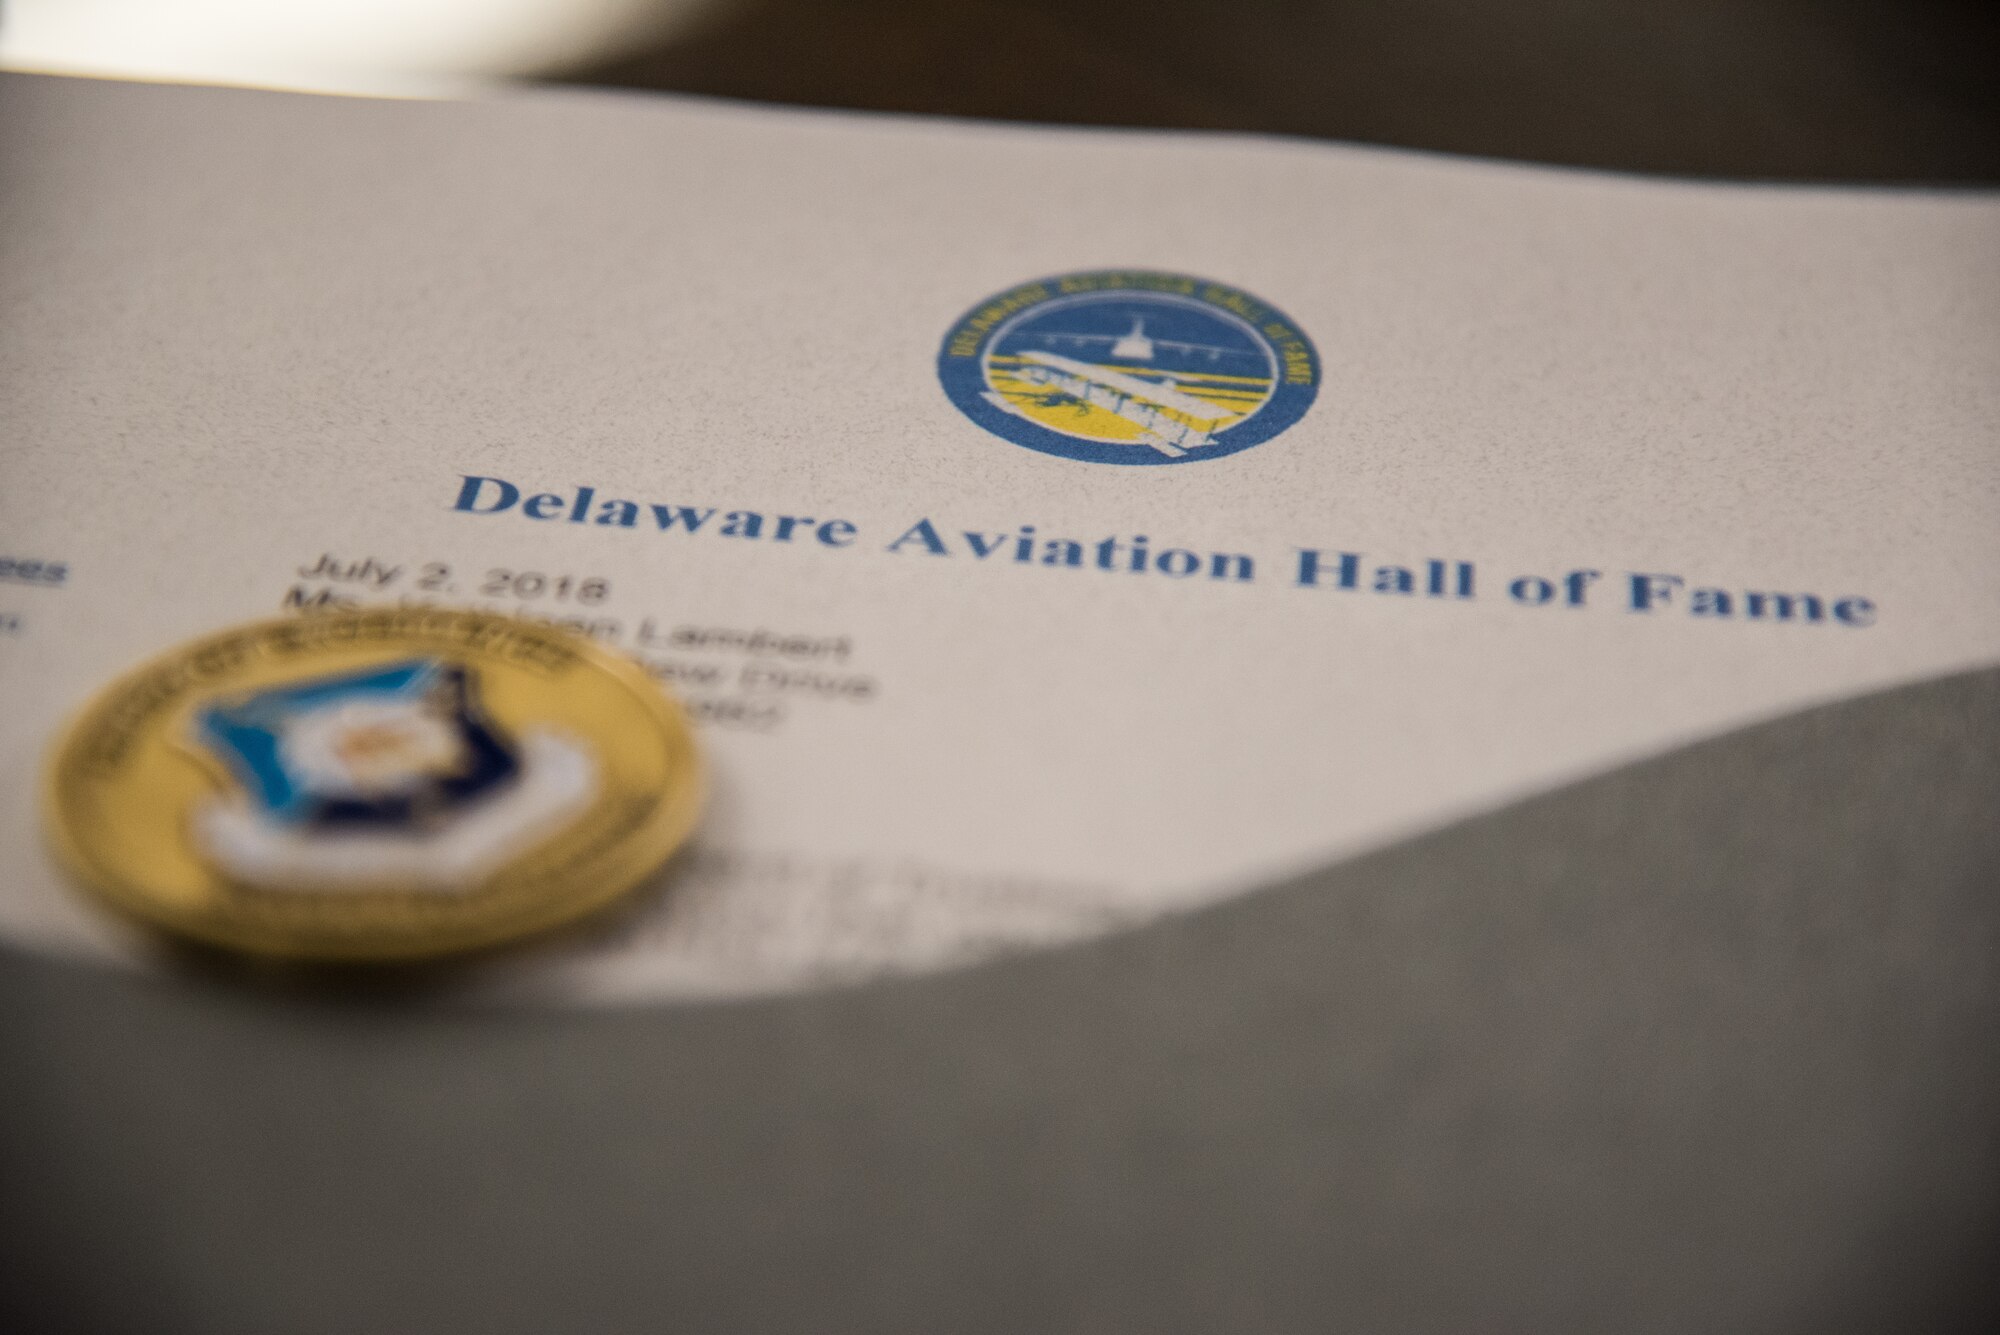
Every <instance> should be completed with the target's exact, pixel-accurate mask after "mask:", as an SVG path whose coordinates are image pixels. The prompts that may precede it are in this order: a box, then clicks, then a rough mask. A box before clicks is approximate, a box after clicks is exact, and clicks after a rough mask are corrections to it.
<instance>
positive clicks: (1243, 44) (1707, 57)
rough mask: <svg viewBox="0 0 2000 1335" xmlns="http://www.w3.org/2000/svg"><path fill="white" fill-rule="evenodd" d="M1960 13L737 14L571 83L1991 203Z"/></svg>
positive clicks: (1271, 1) (1167, 9)
mask: <svg viewBox="0 0 2000 1335" xmlns="http://www.w3.org/2000/svg"><path fill="white" fill-rule="evenodd" d="M1996 53H2000V4H1992V3H1986V2H1985V0H1400V2H1396V0H1372V2H1371V0H1324V2H1322V3H1314V2H1313V0H1150V2H1149V0H1005V2H1004V3H1002V2H1000V0H958V2H956V3H936V2H932V3H926V2H925V0H742V2H741V3H737V4H735V5H731V6H726V7H725V8H723V9H722V10H721V11H719V12H718V13H717V14H716V15H715V17H714V18H713V19H712V20H711V21H709V22H708V23H706V24H704V25H701V26H699V27H698V28H697V29H695V30H694V31H691V32H687V33H683V34H682V35H680V36H679V37H677V38H676V39H675V40H673V41H671V42H670V43H668V44H666V45H664V46H661V47H659V48H658V49H655V50H651V51H644V52H637V53H633V54H631V55H629V56H627V57H625V58H623V59H620V60H617V61H615V62H613V63H608V64H603V65H600V66H597V67H594V68H589V69H581V70H576V71H573V72H571V73H570V74H569V76H568V77H569V78H571V79H573V80H574V81H577V82H582V83H591V84H602V85H611V86H618V87H628V88H651V89H669V90H675V91H680V92H690V93H705V94H712V95H716V96H723V97H741V98H755V99H762V100H767V101H773V102H794V103H806V104H814V105H823V106H834V107H857V108H869V109H875V110H882V111H905V112H924V113H932V114H940V115H953V116H979V117H995V118H1001V119H1012V120H1032V121H1057V122H1074V123H1078V124H1091V125H1152V126H1174V127H1184V128H1191V129H1215V130H1252V131H1265V132H1273V133H1280V134H1298V135H1315V136H1322V137H1326V138H1333V139H1350V140H1360V141H1365V142H1370V143H1379V144H1393V145H1399V146H1403V147H1409V148H1426V149H1436V150H1442V151H1446V152H1453V153H1472V154H1481V155H1489V156H1497V157H1512V158H1524V159H1531V160H1535V161H1541V162H1553V163H1566V164H1572V165H1578V166H1591V167H1608V168H1619V169H1626V170H1633V171H1645V172H1669V173H1679V174H1688V175H1719V176H1735V177H1750V178H1770V179H1783V180H1799V179H1819V180H1856V181H1889V182H1928V183H1970V182H1995V181H2000V73H1996V61H1997V60H2000V56H1996Z"/></svg>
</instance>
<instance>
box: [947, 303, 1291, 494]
mask: <svg viewBox="0 0 2000 1335" xmlns="http://www.w3.org/2000/svg"><path fill="white" fill-rule="evenodd" d="M938 378H939V380H941V381H942V382H943V383H944V389H945V393H946V394H948V395H950V396H951V401H952V402H953V403H955V404H957V405H958V408H959V411H960V412H962V413H964V414H965V415H966V416H967V417H969V418H971V419H972V420H973V421H975V422H977V423H978V424H979V425H980V426H983V427H985V428H986V429H987V430H988V431H991V432H992V433H993V434H994V435H996V436H1000V437H1002V438H1003V439H1006V440H1011V441H1013V442H1014V443H1015V444H1016V445H1025V446H1027V447H1028V448H1029V449H1031V450H1040V451H1042V452H1043V453H1044V454H1055V455H1060V456H1062V457H1063V458H1065V459H1080V460H1082V461H1084V462H1086V463H1099V464H1179V463H1190V462H1192V461H1194V460H1196V459H1214V458H1219V457H1221V456H1222V455H1225V454H1235V453H1237V452H1238V451H1241V450H1247V449H1249V448H1250V447H1251V446H1252V445H1258V444H1262V443H1263V442H1264V441H1267V440H1269V439H1271V438H1272V437H1273V436H1275V435H1277V434H1278V433H1279V432H1281V431H1283V430H1284V429H1285V428H1286V427H1289V426H1291V425H1292V424H1293V423H1294V422H1296V421H1298V420H1299V419H1300V418H1301V417H1303V416H1305V412H1306V409H1308V408H1310V407H1311V406H1312V401H1313V396H1314V395H1315V394H1317V393H1318V392H1319V354H1318V353H1316V352H1315V351H1313V345H1312V340H1310V339H1308V338H1307V337H1306V336H1305V333H1304V331H1303V330H1301V329H1300V328H1299V327H1298V325H1297V324H1295V323H1293V321H1292V319H1291V318H1290V317H1289V316H1287V315H1286V314H1285V313H1284V312H1282V311H1280V310H1279V309H1278V308H1277V307H1275V306H1273V305H1271V304H1270V303H1269V302H1267V301H1264V300H1262V299H1261V298H1259V297H1254V296H1252V295H1250V294H1249V293H1248V292H1244V291H1242V290H1241V289H1240V288H1234V287H1229V286H1227V285H1226V284H1223V283H1214V282H1210V281H1208V280H1207V279H1203V278H1190V277H1188V276H1187V275H1185V274H1174V273H1158V272H1153V271H1150V270H1139V269H1105V270H1095V271H1092V272H1088V273H1073V274H1063V275H1061V276H1059V277H1055V278H1044V279H1040V280H1038V281H1036V282H1032V283H1024V284H1022V285H1021V286H1020V287H1016V288H1012V289H1010V290H1008V291H1006V292H1002V293H999V294H997V295H995V296H993V297H989V298H988V299H987V300H985V301H982V302H980V303H979V304H978V305H977V306H975V307H973V308H972V309H971V310H969V311H967V312H966V313H965V315H964V316H963V317H962V318H961V319H960V320H959V321H958V322H957V323H956V324H955V325H953V326H952V329H951V332H950V333H949V334H947V335H946V336H945V340H944V346H943V348H941V349H940V350H939V352H938Z"/></svg>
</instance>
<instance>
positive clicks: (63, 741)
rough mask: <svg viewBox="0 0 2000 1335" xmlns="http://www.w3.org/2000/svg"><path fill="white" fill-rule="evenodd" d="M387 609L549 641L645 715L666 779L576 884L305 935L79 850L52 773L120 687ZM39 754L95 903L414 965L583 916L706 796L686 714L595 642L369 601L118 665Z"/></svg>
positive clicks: (277, 954)
mask: <svg viewBox="0 0 2000 1335" xmlns="http://www.w3.org/2000/svg"><path fill="white" fill-rule="evenodd" d="M399 614H409V615H412V616H419V615H420V616H423V617H425V618H427V619H428V618H449V619H451V620H453V621H457V622H461V623H462V622H467V621H470V622H476V623H490V624H493V625H495V626H504V627H506V628H508V629H509V630H511V631H514V632H516V633H528V634H532V635H539V636H542V637H544V638H545V639H547V640H549V641H554V642H557V643H560V644H561V645H562V646H563V647H564V648H565V649H567V650H569V651H570V652H572V653H574V654H576V655H577V656H578V657H579V658H580V659H583V660H584V661H586V662H587V663H589V664H590V665H591V666H593V667H595V668H596V669H598V670H600V671H602V672H605V673H607V674H608V675H609V676H610V677H611V678H612V679H613V680H614V681H615V682H616V683H617V684H618V685H619V686H621V687H623V688H624V691H625V694H626V695H627V696H629V697H630V698H631V699H632V700H633V701H634V703H636V704H637V705H638V706H640V708H641V709H642V710H643V711H644V712H645V713H646V714H648V715H649V716H650V717H651V718H652V720H653V722H654V724H655V725H656V726H657V728H658V730H659V732H660V735H661V740H662V743H663V745H664V746H665V748H666V763H667V772H668V773H669V775H671V776H673V778H672V779H671V781H670V782H669V783H667V785H666V786H665V791H664V792H663V793H661V794H660V796H659V799H658V800H657V802H656V803H655V804H654V807H653V809H652V810H651V811H650V812H648V813H647V814H646V816H645V817H644V819H643V820H642V821H640V822H639V823H638V825H637V826H636V827H635V828H634V829H632V830H629V831H627V832H626V833H624V834H623V835H622V836H620V837H619V838H618V839H617V840H616V841H615V842H616V845H617V846H616V847H614V848H612V849H610V850H608V851H605V852H603V853H601V854H599V855H598V856H596V857H594V858H591V859H586V860H585V861H586V862H587V865H586V866H585V868H584V871H583V872H582V873H580V874H579V875H578V879H579V880H580V881H583V882H584V883H583V884H581V885H579V886H578V887H577V888H575V889H574V890H573V891H572V892H570V893H565V894H553V895H548V896H544V897H541V898H539V899H538V900H536V901H535V902H533V903H531V904H529V905H526V906H524V907H522V908H521V909H520V910H518V911H515V912H512V913H508V914H504V915H493V914H486V915H473V916H469V917H468V918H467V920H466V921H464V922H463V923H453V924H448V925H433V926H430V927H427V928H426V929H425V931H424V932H423V933H422V934H421V935H418V934H412V933H400V932H397V931H394V930H381V931H378V932H375V933H368V932H359V931H357V932H336V933H326V932H320V933H314V932H312V931H311V930H295V929H266V928H261V927H260V926H259V925H258V924H257V923H255V922H246V921H243V920H240V919H230V918H227V917H220V916H216V915H212V914H182V913H176V912H174V911H173V910H172V909H171V908H170V907H168V906H166V905H163V904H162V903H161V902H160V900H159V898H158V897H157V896H156V895H155V894H152V893H149V892H148V891H147V890H146V889H145V888H143V886H141V885H137V884H133V883H131V881H129V880H128V878H126V877H125V876H122V875H119V874H116V873H114V872H112V871H111V870H110V869H108V868H106V867H104V866H103V865H102V864H101V862H100V861H99V860H97V859H95V858H93V857H92V856H91V853H90V850H89V845H88V841H87V840H85V839H83V838H81V837H79V834H78V832H77V831H76V830H75V829H74V828H72V826H73V822H72V820H71V819H70V818H69V816H68V815H67V814H66V813H65V811H64V802H63V799H62V786H63V775H64V773H65V772H66V771H67V769H68V768H69V766H70V765H71V764H73V763H75V760H74V755H73V753H74V751H75V749H76V747H77V744H78V742H79V741H80V739H82V738H83V737H84V736H85V734H86V731H87V729H89V728H90V727H91V726H92V725H94V724H96V723H97V721H98V720H99V717H100V715H101V714H102V713H103V711H104V709H105V708H106V706H107V705H108V704H109V703H110V702H112V701H115V700H116V699H118V698H119V697H120V696H121V695H122V694H123V693H125V692H127V691H130V690H132V689H133V688H134V687H135V686H137V685H138V684H139V683H140V682H141V681H143V680H144V679H145V678H146V677H147V676H148V675H149V674H152V673H154V672H156V671H157V670H159V669H160V668H161V667H163V666H165V665H167V664H169V663H171V662H174V661H176V660H181V659H186V658H192V657H194V656H196V655H198V654H200V653H202V652H204V651H208V650H213V649H216V648H218V647H220V646H222V645H225V644H228V643H230V642H232V641H237V640H241V639H245V638H254V637H257V636H260V635H263V634H265V633H268V632H271V631H274V630H276V629H278V628H280V627H285V626H292V625H297V624H298V623H299V622H300V621H301V620H310V621H311V622H313V623H314V624H315V625H324V624H326V623H328V622H330V621H336V620H340V619H368V618H381V617H383V616H385V615H387V616H395V615H399ZM47 756H48V759H47V761H46V763H45V764H44V766H43V769H42V775H41V799H42V815H43V819H42V828H43V835H44V838H45V840H46V842H47V843H48V845H49V847H50V849H51V851H52V852H53V853H54V854H55V857H56V860H57V861H58V862H59V863H60V864H61V866H62V868H63V869H64V870H65V871H66V872H67V873H68V874H69V876H70V877H71V879H72V880H73V881H75V882H76V883H77V884H78V885H80V886H81V887H83V888H84V889H86V890H87V891H89V892H90V893H91V894H92V896H93V897H94V898H96V899H97V900H98V901H99V902H101V903H103V904H105V905H107V906H108V907H110V908H112V909H114V910H116V911H118V912H119V913H120V914H122V915H123V916H125V917H127V918H128V919H132V920H135V921H137V922H138V923H140V924H141V925H143V926H146V927H149V928H152V929H154V930H158V931H161V932H163V933H166V934H167V935H169V936H175V937H180V938H184V939H187V940H192V941H196V942H199V943H202V944H204V945H209V946H216V947H221V948H223V949H225V950H232V951H237V952H241V953H245V954H250V955H258V956H264V957H268V958H272V959H282V960H292V961H300V962H320V963H328V964H365V963H397V962H414V961H419V960H427V959H437V958H441V957H445V956H451V955H460V954H465V953H468V952H472V951H478V950H482V949H487V948H491V947H496V946H500V945H503V944H511V943H513V942H515V941H518V940H522V939H525V938H528V937H531V936H535V935H539V934H541V933H543V932H546V931H550V930H552V929H554V928H557V927H561V926H564V925H566V924H569V923H573V922H575V921H577V920H578V919H581V918H584V917H587V916H589V915H590V914H592V913H595V912H596V911H598V910H600V909H603V908H605V907H607V906H609V905H610V904H612V903H613V902H615V901H617V900H619V899H621V898H623V897H624V896H626V895H627V894H629V893H631V892H632V891H633V890H635V889H637V888H638V886H639V885H640V884H641V883H642V882H643V881H645V880H646V878H648V877H649V876H651V875H653V874H654V873H655V872H657V871H658V870H660V868H661V867H663V866H664V865H665V864H666V863H667V861H668V860H669V859H670V858H671V857H672V856H673V855H674V853H676V852H677V851H679V849H680V848H681V846H682V845H683V844H684V843H685V842H686V841H687V837H688V835H689V834H690V833H692V832H693V829H694V826H695V823H696V821H697V819H698V818H699V816H700V814H701V811H702V808H703V806H704V804H705V802H706V799H707V792H708V775H707V768H706V765H705V764H704V762H703V758H702V754H701V750H700V748H699V747H698V746H697V745H696V743H695V739H694V729H693V725H692V724H691V723H690V722H689V719H688V716H687V713H686V711H685V710H684V709H682V708H681V706H680V703H679V701H677V700H676V699H674V698H673V696H671V695H670V694H669V693H668V692H667V691H666V689H665V688H664V687H662V686H661V685H660V684H659V683H658V682H657V681H655V680H654V679H653V678H652V677H651V676H650V675H649V674H648V673H647V672H646V671H645V670H644V669H643V668H641V667H640V666H639V665H638V664H637V663H635V662H633V661H632V660H631V659H629V658H626V657H624V656H622V655H620V654H616V653H613V652H612V651H610V650H607V649H605V648H604V647H603V646H601V645H599V644H597V643H596V642H595V641H593V640H591V639H589V638H588V637H586V636H583V635H579V634H577V633H575V632H573V631H569V630H565V629H563V628H561V627H558V626H553V625H550V624H548V623H546V622H537V621H532V620H529V619H527V618H522V617H512V616H506V615H502V614H499V613H493V612H482V611H477V610H473V609H469V608H444V607H421V608H418V607H409V608H383V607H376V608H357V609H352V610H346V611H339V612H316V613H311V614H309V616H308V617H306V618H300V617H295V616H294V617H270V618H264V619H261V620H257V621H249V622H243V623H240V624H238V625H236V626H233V627H230V628H228V629H226V630H221V631H216V632H212V633H210V634H208V635H204V636H200V637H198V638H196V639H192V640H188V641H185V642H183V643H182V644H179V645H177V646H175V647H174V648H172V649H169V650H167V651H165V652H163V653H159V654H155V655H153V656H152V657H150V658H148V659H146V660H145V661H143V662H141V663H139V664H138V665H136V666H134V667H131V668H129V669H127V670H126V671H124V672H122V673H120V674H119V675H118V676H117V677H115V678H113V679H112V680H111V681H110V682H109V683H108V684H107V685H105V686H103V687H101V688H100V689H98V690H97V691H95V692H93V693H92V694H91V695H90V697H89V698H88V699H87V700H85V702H84V703H83V704H82V705H81V706H80V707H78V708H77V709H76V710H75V712H74V713H72V714H71V716H70V717H69V718H68V719H67V720H66V721H65V722H64V724H63V726H62V727H61V728H59V729H58V730H57V733H56V737H55V741H54V742H53V743H52V745H51V746H50V747H49V750H48V752H47ZM555 837H556V838H560V836H555ZM586 878H587V879H586Z"/></svg>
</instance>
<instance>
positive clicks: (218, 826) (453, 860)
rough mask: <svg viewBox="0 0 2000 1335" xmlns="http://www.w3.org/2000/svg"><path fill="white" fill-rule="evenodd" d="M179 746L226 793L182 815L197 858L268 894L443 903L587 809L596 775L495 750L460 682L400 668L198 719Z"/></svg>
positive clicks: (548, 752)
mask: <svg viewBox="0 0 2000 1335" xmlns="http://www.w3.org/2000/svg"><path fill="white" fill-rule="evenodd" d="M194 723H195V727H194V732H195V738H196V741H197V742H198V743H199V744H200V746H201V747H202V748H203V749H204V750H206V751H207V752H208V753H210V754H211V755H213V756H214V757H215V758H216V759H218V760H220V761H221V762H222V764H223V765H224V767H225V768H226V769H227V770H228V772H229V773H230V775H231V776H232V777H233V778H234V779H235V781H236V783H235V787H236V791H235V792H234V793H232V794H231V795H229V796H228V797H225V798H220V799H217V800H214V801H211V802H209V803H207V804H205V805H203V806H201V807H198V808H197V809H196V811H195V814H194V827H195V829H194V833H195V835H196V839H197V843H198V845H199V846H200V847H201V848H202V849H203V850H204V852H205V853H206V854H207V855H208V856H209V857H210V858H211V859H212V860H213V861H214V863H215V864H216V865H217V867H218V868H219V869H220V870H222V871H224V872H225V873H227V874H228V875H230V876H231V877H233V878H235V879H237V880H240V881H245V882H248V883H250V884H253V885H258V886H262V887H266V888H272V889H311V890H326V889H338V888H343V887H355V888H367V887H371V886H377V885H380V884H382V883H384V882H394V883H397V884H398V885H403V886H412V887H417V888H421V889H427V890H436V891H443V892H449V891H453V890H458V889H461V888H464V887H466V886H468V885H470V884H471V883H473V882H474V881H476V880H477V879H478V878H479V877H480V876H482V875H484V874H485V873H486V872H488V871H491V870H492V869H493V868H495V867H497V866H498V865H500V864H501V863H503V862H505V861H506V860H507V859H508V858H510V857H512V856H513V855H514V854H515V853H517V852H520V851H522V850H524V849H526V848H528V847H530V846H532V845H533V844H535V843H537V842H539V841H540V840H542V839H544V838H546V837H548V836H549V835H551V834H554V833H555V832H556V831H558V830H559V829H561V828H562V827H563V826H565V825H567V824H568V823H569V822H570V821H571V820H573V819H574V818H575V817H576V815H577V814H578V813H580V812H581V811H582V810H583V808H584V807H585V806H587V805H588V803H589V801H590V798H591V796H592V794H593V793H594V792H595V791H596V788H597V765H596V762H595V761H594V760H593V759H592V757H591V755H590V753H589V752H588V751H587V750H586V749H585V748H584V747H583V746H581V745H580V744H579V743H578V742H576V741H575V740H574V739H572V738H568V737H565V736H561V735H559V734H557V733H555V732H553V731H551V730H542V729H526V730H524V731H523V732H522V733H521V735H520V736H519V737H518V738H509V737H507V736H506V735H505V733H504V732H503V731H502V730H501V729H500V728H499V727H498V726H497V725H496V724H495V723H494V722H493V721H492V720H491V719H490V718H488V717H487V716H486V714H485V712H484V710H483V709H482V708H481V706H480V702H479V697H478V683H477V680H476V678H475V675H474V674H473V672H472V671H471V669H469V668H467V667H465V666H464V665H462V664H457V663H450V662H446V661H443V660H440V659H435V658H414V659H407V660H404V661H401V662H396V663H390V664H386V665H383V666H379V667H371V668H367V669H364V670H361V671H356V672H346V673H340V674H336V675H330V676H323V677H314V678H310V679H307V680H305V681H298V682H292V683H289V684H287V685H285V686H282V687H274V688H272V689H270V690H266V691H260V692H258V693H256V694H254V695H250V696H247V697H240V698H236V699H231V700H225V701H221V702H218V703H216V704H214V705H211V706H209V707H207V708H205V709H202V710H199V711H197V713H196V716H195V720H194Z"/></svg>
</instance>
